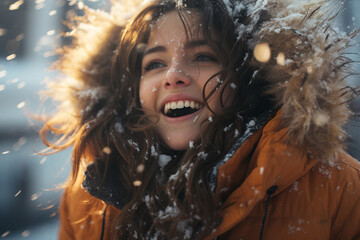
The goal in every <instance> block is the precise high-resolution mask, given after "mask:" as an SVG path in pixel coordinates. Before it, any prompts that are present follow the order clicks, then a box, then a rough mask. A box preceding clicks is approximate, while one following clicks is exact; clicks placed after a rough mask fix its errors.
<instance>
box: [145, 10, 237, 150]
mask: <svg viewBox="0 0 360 240" xmlns="http://www.w3.org/2000/svg"><path fill="white" fill-rule="evenodd" d="M185 19H186V21H187V23H188V26H189V27H190V29H189V31H190V34H189V35H188V36H190V37H189V38H187V37H186V32H185V29H184V26H183V23H182V21H181V20H180V17H179V15H178V13H177V12H176V11H172V12H169V13H167V14H165V15H164V16H162V17H161V18H160V19H159V20H158V21H157V22H156V24H155V25H154V26H153V30H152V31H151V33H150V37H149V42H148V44H147V47H146V49H145V51H144V57H143V60H142V78H141V80H140V101H141V104H142V107H143V109H144V112H145V113H146V114H152V115H156V116H158V118H159V122H158V123H157V125H156V126H155V128H156V130H157V132H158V133H159V134H160V137H161V138H162V140H163V141H164V142H165V143H166V145H167V146H168V147H170V148H171V149H173V150H185V149H186V148H188V147H189V143H190V141H196V140H198V139H199V138H200V131H201V129H200V124H201V122H203V121H204V120H208V119H209V117H210V116H211V115H212V113H211V111H209V109H207V108H206V107H205V105H204V102H203V98H202V90H203V88H204V85H205V83H206V82H207V81H208V79H209V78H211V77H212V76H213V75H214V74H216V73H218V72H219V71H220V69H221V65H220V62H219V60H218V57H217V54H216V52H215V51H214V50H213V49H212V48H211V47H210V46H209V45H208V44H207V42H206V41H205V39H204V37H203V35H202V33H201V32H202V29H201V24H199V22H198V16H197V15H196V14H195V13H191V15H186V16H185ZM218 81H220V79H219V78H217V77H215V78H213V79H212V80H211V81H210V84H209V85H208V87H207V89H208V90H209V91H210V90H211V89H213V88H214V87H215V86H216V85H217V84H218ZM227 93H228V91H225V94H224V95H226V96H224V98H223V100H224V102H225V104H226V103H227V102H229V101H228V100H229V95H231V94H227ZM207 102H208V104H209V106H210V107H211V109H212V110H213V111H214V112H215V113H217V112H220V111H221V106H220V90H217V91H216V93H215V94H213V95H212V96H211V98H210V99H209V100H208V101H207Z"/></svg>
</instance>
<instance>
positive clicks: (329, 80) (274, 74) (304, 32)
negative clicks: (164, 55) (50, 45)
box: [52, 0, 357, 162]
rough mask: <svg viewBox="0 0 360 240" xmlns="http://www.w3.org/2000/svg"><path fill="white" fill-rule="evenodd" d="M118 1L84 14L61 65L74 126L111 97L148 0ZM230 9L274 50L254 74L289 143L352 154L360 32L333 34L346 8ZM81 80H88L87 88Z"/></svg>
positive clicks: (328, 154) (293, 4)
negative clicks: (132, 26) (130, 26)
mask: <svg viewBox="0 0 360 240" xmlns="http://www.w3.org/2000/svg"><path fill="white" fill-rule="evenodd" d="M178 1H179V4H180V3H181V2H182V1H181V0H178ZM112 2H113V7H112V10H111V12H110V13H105V12H103V11H99V10H91V9H88V8H85V9H84V10H85V13H86V14H85V17H83V18H81V19H80V20H79V22H80V24H79V25H78V26H77V28H74V30H73V31H72V32H70V33H68V35H70V36H71V37H74V44H73V47H69V48H65V49H64V51H63V52H62V55H63V56H62V59H61V60H60V61H59V62H58V63H57V65H56V66H55V67H56V68H57V69H59V70H60V71H61V72H62V73H64V74H65V75H66V78H67V81H63V82H62V84H64V85H65V86H66V88H67V89H69V88H71V89H72V92H71V93H70V97H71V98H73V99H79V98H81V101H80V100H74V102H75V103H77V104H73V105H71V104H70V105H69V104H67V100H68V99H69V96H66V97H64V96H65V95H69V92H66V93H65V92H64V94H62V93H61V92H59V91H61V89H60V90H59V88H57V89H56V91H57V92H56V93H55V92H54V94H52V97H54V98H56V99H57V100H59V101H61V102H63V103H64V104H63V105H61V106H60V108H63V110H64V111H62V112H64V113H68V114H69V116H68V118H67V119H68V120H69V122H71V123H73V124H78V123H80V122H81V115H83V114H86V112H87V109H90V108H92V106H94V105H97V103H99V102H100V100H101V99H103V98H106V96H107V89H106V88H105V84H104V83H103V82H104V81H106V80H105V79H106V77H107V76H108V74H107V73H106V72H109V71H108V68H109V67H110V60H111V57H110V56H112V53H113V51H114V50H115V49H116V43H117V42H118V41H119V37H120V32H121V30H122V29H123V26H124V24H125V23H126V22H127V21H128V18H129V17H130V16H132V15H133V13H135V12H137V10H138V9H139V8H141V7H142V6H143V2H146V1H140V0H137V1H128V0H119V1H116V0H113V1H112ZM223 2H224V3H225V5H226V7H227V9H228V12H229V14H230V15H231V16H234V21H235V23H236V21H237V20H236V17H235V16H238V15H239V14H242V13H241V12H242V11H244V9H245V10H246V12H247V14H249V15H250V19H249V21H248V22H247V23H246V24H245V25H244V24H238V28H237V31H238V35H239V38H243V39H245V38H246V41H247V43H248V45H249V46H250V48H253V49H254V50H255V49H256V47H257V46H259V43H263V46H265V47H268V48H269V49H268V50H269V52H270V54H271V55H270V56H269V58H268V60H267V61H264V62H261V61H257V60H256V59H255V58H254V60H253V65H254V66H256V67H258V68H259V71H256V74H254V75H258V76H261V77H265V78H266V79H268V80H269V81H270V82H271V86H270V88H269V90H268V92H269V93H271V94H272V95H273V96H275V97H276V102H277V104H278V106H279V107H281V109H282V110H281V111H282V122H283V126H284V127H287V128H288V129H289V132H288V137H287V139H288V141H289V142H290V143H292V144H299V145H301V146H305V147H306V148H307V149H308V150H309V152H310V153H311V152H312V153H314V155H315V156H316V157H320V158H324V159H325V158H326V159H329V161H330V162H331V161H332V160H333V159H335V155H336V152H337V151H339V150H342V149H343V148H344V141H345V138H346V136H347V135H346V133H345V131H344V129H343V126H344V124H345V123H346V122H347V121H348V119H349V117H350V116H351V115H352V113H351V111H350V109H349V107H348V103H349V101H350V100H351V99H352V98H353V97H354V94H356V90H355V89H353V88H350V87H349V86H348V84H347V82H346V77H347V76H348V74H349V72H350V67H351V63H352V61H351V60H350V59H349V58H347V57H346V56H345V54H346V50H347V48H348V47H349V46H350V44H351V41H352V39H353V37H354V36H355V35H356V34H357V31H356V32H352V33H350V34H345V33H340V32H339V31H337V30H335V29H334V28H332V27H331V23H332V21H333V19H334V17H335V16H336V15H337V13H338V11H339V10H340V9H341V4H340V3H335V2H332V1H331V0H282V1H278V0H244V1H236V0H223ZM124 13H126V14H124ZM88 39H91V41H88ZM100 48H101V49H100ZM265 51H266V50H265ZM105 56H108V57H105ZM99 59H101V61H99ZM104 60H105V61H104ZM104 73H105V74H104ZM104 76H105V79H104ZM255 77H256V76H255ZM99 78H101V80H99ZM79 79H87V80H86V85H84V81H79ZM52 89H55V88H52ZM63 89H64V88H63ZM69 108H71V109H69ZM98 114H101V111H100V110H99V113H98Z"/></svg>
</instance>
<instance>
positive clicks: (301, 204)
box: [59, 112, 360, 240]
mask: <svg viewBox="0 0 360 240" xmlns="http://www.w3.org/2000/svg"><path fill="white" fill-rule="evenodd" d="M280 118H281V112H280V113H278V115H277V116H276V117H275V118H274V119H272V120H271V121H270V122H269V123H268V124H266V126H265V127H263V128H261V129H260V130H258V131H257V132H256V133H255V134H253V135H252V136H251V137H250V138H248V139H247V140H246V141H245V142H244V143H243V144H242V145H241V147H240V148H239V149H238V150H237V151H236V153H235V154H234V156H232V157H231V158H229V160H228V161H227V162H226V163H225V164H224V165H223V166H221V167H220V169H219V173H218V181H217V188H216V197H217V198H218V199H219V201H223V202H224V203H223V205H222V216H223V219H222V223H221V225H220V226H219V227H218V228H217V229H216V230H215V231H214V233H213V234H212V235H211V236H210V237H209V238H208V239H214V238H215V237H217V236H220V239H259V237H260V232H261V231H262V237H263V239H294V240H297V239H299V240H303V239H317V240H319V239H324V240H325V239H341V240H346V239H349V240H350V239H360V164H359V163H358V162H357V161H356V160H354V159H353V158H351V157H350V156H349V155H347V154H346V153H343V152H341V153H339V154H338V159H337V162H336V163H335V164H334V165H332V166H330V165H329V164H327V163H324V162H322V161H319V160H317V159H313V158H311V157H309V156H308V155H307V154H306V153H305V152H304V151H303V149H301V148H299V147H298V146H291V145H285V144H284V143H283V140H284V139H283V137H284V133H286V131H287V129H285V128H284V129H281V130H277V129H278V125H279V124H280ZM247 159H250V164H249V167H248V169H247V173H246V176H247V177H246V179H245V180H244V181H243V182H242V183H241V181H242V179H237V176H239V175H238V174H237V173H238V172H239V171H241V167H242V166H243V165H242V163H243V161H246V160H247ZM82 182H83V175H79V177H78V179H77V182H76V184H75V185H73V186H70V187H68V188H67V189H66V190H65V193H64V196H63V200H62V204H61V208H60V217H61V226H60V232H59V239H61V240H67V239H69V240H70V239H88V240H92V239H94V240H95V239H96V240H99V239H111V231H112V229H113V228H114V220H115V218H116V215H117V213H119V211H120V210H119V209H118V208H116V207H114V206H113V205H108V204H107V203H106V202H104V201H102V200H101V199H98V198H95V197H93V196H91V195H90V194H89V193H87V192H86V191H85V189H83V188H82ZM266 206H268V209H267V210H266V208H267V207H266ZM265 213H267V216H264V215H265ZM263 220H264V221H265V223H264V226H263V230H261V228H262V227H261V226H262V222H263Z"/></svg>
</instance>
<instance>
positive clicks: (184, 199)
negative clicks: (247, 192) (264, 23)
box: [41, 0, 273, 239]
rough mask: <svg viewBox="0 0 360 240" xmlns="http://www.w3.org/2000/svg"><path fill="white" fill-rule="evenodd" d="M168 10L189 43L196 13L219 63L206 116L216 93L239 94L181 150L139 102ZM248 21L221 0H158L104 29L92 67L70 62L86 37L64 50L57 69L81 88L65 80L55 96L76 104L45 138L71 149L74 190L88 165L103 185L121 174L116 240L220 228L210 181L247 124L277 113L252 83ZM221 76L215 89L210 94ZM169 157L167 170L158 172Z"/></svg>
mask: <svg viewBox="0 0 360 240" xmlns="http://www.w3.org/2000/svg"><path fill="white" fill-rule="evenodd" d="M171 11H177V13H178V14H179V16H180V19H181V20H182V22H183V26H184V28H185V30H186V32H187V34H188V38H191V37H192V36H191V33H190V32H191V31H189V27H190V26H189V25H188V23H187V22H186V17H185V15H186V14H197V16H198V17H199V23H200V24H202V28H201V29H202V30H201V31H203V32H202V33H201V34H202V36H203V37H204V39H205V40H206V41H207V42H208V44H209V45H210V46H211V47H212V48H213V49H214V51H215V52H216V53H217V55H218V57H219V61H220V63H221V65H222V69H221V70H220V71H219V72H218V73H217V74H215V75H214V76H213V77H212V78H210V79H209V80H208V81H207V84H205V86H204V89H203V98H204V102H205V105H206V106H207V107H208V108H210V107H209V105H208V104H207V99H209V97H210V96H211V95H212V94H215V92H216V91H220V95H221V98H220V99H221V100H220V101H222V99H223V97H226V96H224V94H225V91H224V90H225V89H226V88H229V89H231V90H232V91H234V92H235V97H234V99H233V101H232V102H231V104H230V106H226V107H225V106H224V104H223V103H222V106H223V111H221V113H214V116H213V117H212V121H209V122H207V123H206V124H205V122H204V123H203V124H202V125H201V127H202V130H203V131H202V134H201V136H200V139H199V140H198V141H196V142H194V145H193V146H192V147H189V149H187V150H186V151H182V152H175V151H172V150H171V149H169V148H167V146H165V145H164V144H163V143H162V141H161V139H160V138H159V136H158V135H157V133H156V132H155V130H154V125H155V124H156V122H157V119H156V118H154V117H153V116H147V115H145V114H144V112H143V111H142V109H141V103H140V100H139V84H140V79H141V62H142V54H143V51H144V49H145V47H146V44H147V42H148V39H149V35H150V32H151V29H152V27H154V26H156V22H157V20H158V19H159V18H160V17H161V16H163V15H165V14H166V13H168V12H171ZM89 14H95V13H91V12H90V13H89ZM99 18H103V17H101V16H100V17H99ZM264 18H266V14H265V13H264ZM234 19H235V20H234ZM102 21H104V22H106V21H109V20H106V19H103V20H102ZM246 21H247V10H246V9H244V10H242V11H240V12H239V13H238V15H237V16H230V15H229V13H228V10H227V8H226V6H225V5H224V3H223V2H222V1H220V0H183V1H171V0H161V1H152V2H151V3H150V4H149V5H148V6H146V7H144V8H143V9H142V10H141V11H140V12H139V13H138V14H137V15H136V16H135V17H134V18H133V19H131V21H130V22H129V23H128V24H127V25H126V26H122V25H111V26H110V27H108V28H106V26H105V27H104V29H106V32H105V33H103V34H104V36H103V39H102V41H98V43H96V44H97V45H98V46H97V48H95V49H96V50H94V51H95V52H94V53H91V54H89V56H90V57H88V59H87V61H80V60H76V59H75V58H72V56H74V55H72V54H75V53H76V51H78V52H77V54H79V51H80V53H81V51H83V50H82V49H84V48H86V46H84V45H85V43H86V42H85V41H83V42H82V41H81V39H80V38H75V40H74V41H75V43H74V45H73V46H72V47H69V48H66V49H65V52H64V54H63V58H62V59H61V60H60V61H59V62H58V63H57V65H56V67H57V68H58V69H60V70H61V71H62V72H63V73H64V74H65V75H67V76H69V75H70V76H71V77H73V78H75V80H76V81H77V82H78V83H77V84H74V85H72V86H70V85H69V84H68V85H66V84H64V83H65V81H63V82H62V83H60V84H54V85H50V89H52V90H53V91H51V93H54V91H55V89H57V90H59V85H60V86H62V88H61V91H64V92H65V93H66V96H65V97H64V99H65V100H66V101H65V100H64V101H63V102H67V105H69V103H70V105H71V106H72V111H70V112H69V111H65V110H64V109H61V108H60V110H59V111H58V112H57V113H56V114H55V115H54V116H52V117H50V118H49V119H48V120H47V121H46V124H45V125H44V127H43V129H42V130H41V135H42V137H43V141H44V142H45V143H46V144H47V145H48V146H49V147H50V148H52V149H54V150H55V151H57V150H62V149H64V148H66V147H68V146H72V145H73V155H72V162H73V165H72V179H71V181H70V182H69V184H74V183H75V180H76V178H77V177H78V174H79V170H80V164H81V163H82V161H83V159H84V158H87V159H88V161H89V162H91V161H94V160H95V159H100V160H99V161H102V162H103V163H105V168H104V169H99V171H98V172H99V176H100V177H102V178H103V179H106V177H107V174H106V173H107V172H108V171H109V169H110V168H113V169H117V170H118V171H117V172H118V173H117V181H118V182H119V183H120V184H119V188H120V187H121V188H123V189H122V190H124V192H126V196H125V197H124V199H126V201H125V202H124V204H123V206H122V209H121V212H120V214H119V216H118V217H117V221H116V226H113V230H114V232H113V236H114V238H117V239H134V238H136V236H137V237H139V238H141V239H150V238H153V237H157V238H160V239H176V238H178V239H203V238H205V237H206V236H208V235H209V234H210V233H211V231H212V230H213V229H214V228H215V227H216V226H217V225H218V224H219V223H220V221H221V218H220V214H219V212H220V203H221V200H219V199H215V198H214V192H213V191H212V189H211V187H210V185H209V173H210V171H211V169H212V168H213V167H214V166H215V165H217V164H218V162H219V161H220V160H221V159H223V158H224V156H225V154H226V153H227V152H228V151H229V149H230V148H231V146H232V144H233V143H234V142H235V140H236V137H237V136H238V135H239V134H241V133H242V132H244V127H245V126H244V124H245V123H246V122H247V121H248V120H249V119H252V118H255V117H257V116H258V115H260V114H261V113H262V112H263V111H264V110H265V109H269V108H272V107H273V103H272V101H271V100H270V98H268V97H267V96H266V95H264V92H265V91H264V89H266V83H265V81H263V80H262V79H261V77H259V75H256V76H255V74H254V72H255V69H254V67H253V66H252V65H251V59H252V54H253V53H252V50H251V49H250V48H249V46H248V45H247V44H246V42H247V40H248V38H250V37H251V36H247V35H246V34H244V35H243V36H238V35H237V34H236V26H235V23H234V22H237V23H245V22H246ZM79 39H80V40H79ZM87 41H90V42H91V41H94V40H92V39H88V40H87ZM86 44H87V43H86ZM93 44H95V43H93ZM79 49H80V50H79ZM89 49H90V48H89ZM215 78H217V79H218V80H217V81H216V83H217V86H210V84H209V83H210V81H213V80H214V79H215ZM210 87H212V89H210V91H205V88H210ZM95 90H96V91H95ZM89 91H90V93H89ZM94 91H95V93H94ZM205 92H210V94H209V95H206V94H205ZM56 94H57V95H60V93H59V92H57V93H56ZM94 94H95V95H96V99H94ZM52 97H54V96H52ZM260 103H262V104H260ZM264 103H265V104H264ZM224 129H226V131H224ZM50 131H52V132H53V133H55V134H57V135H59V136H60V138H59V140H58V141H57V142H55V143H52V142H50V141H49V140H48V139H47V134H48V132H50ZM164 159H165V160H166V161H165V162H166V163H167V164H165V165H164V164H159V163H161V162H164ZM95 163H96V161H95ZM160 165H161V166H160ZM243 174H245V173H243ZM104 181H105V180H104ZM135 182H136V183H137V184H135V185H136V186H134V183H135Z"/></svg>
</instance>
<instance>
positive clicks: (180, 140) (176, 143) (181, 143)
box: [164, 136, 194, 151]
mask: <svg viewBox="0 0 360 240" xmlns="http://www.w3.org/2000/svg"><path fill="white" fill-rule="evenodd" d="M164 139H166V140H165V144H166V145H167V146H168V147H169V148H170V149H172V150H174V151H185V150H186V149H188V148H189V143H190V141H192V142H194V140H192V138H188V137H187V138H184V137H182V136H176V137H175V136H174V137H170V139H167V138H164Z"/></svg>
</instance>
